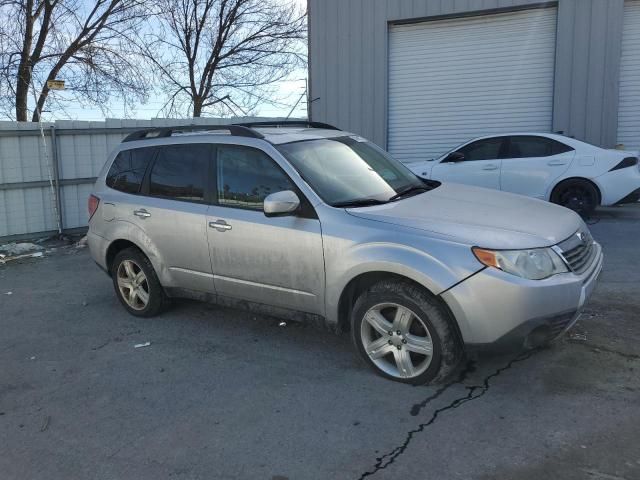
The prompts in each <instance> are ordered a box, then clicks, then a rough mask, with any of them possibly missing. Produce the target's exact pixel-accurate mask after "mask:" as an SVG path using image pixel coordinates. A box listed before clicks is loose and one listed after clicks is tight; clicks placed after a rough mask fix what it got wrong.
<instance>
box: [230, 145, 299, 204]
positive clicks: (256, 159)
mask: <svg viewBox="0 0 640 480" xmlns="http://www.w3.org/2000/svg"><path fill="white" fill-rule="evenodd" d="M293 189H294V186H293V183H292V182H291V180H289V177H287V175H286V174H285V173H284V172H283V171H282V170H281V169H280V167H279V166H278V165H277V164H276V163H275V162H274V161H273V159H272V158H271V157H269V156H268V155H267V154H266V153H264V152H262V151H260V150H256V149H254V148H248V147H237V146H227V145H219V146H218V203H219V204H220V205H223V206H228V207H236V208H247V209H251V210H262V208H263V206H262V204H263V202H264V199H265V197H267V196H268V195H271V194H272V193H276V192H281V191H283V190H293Z"/></svg>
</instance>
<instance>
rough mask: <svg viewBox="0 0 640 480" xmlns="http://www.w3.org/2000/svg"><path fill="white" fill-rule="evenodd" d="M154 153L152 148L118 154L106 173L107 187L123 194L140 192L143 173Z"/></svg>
mask: <svg viewBox="0 0 640 480" xmlns="http://www.w3.org/2000/svg"><path fill="white" fill-rule="evenodd" d="M154 152H155V150H154V149H153V148H136V149H133V150H124V151H122V152H120V153H119V154H118V156H117V157H116V158H115V160H114V161H113V164H111V168H110V169H109V173H107V179H106V183H107V186H108V187H111V188H113V189H114V190H119V191H121V192H125V193H138V192H140V186H141V185H142V179H143V178H144V173H145V172H146V170H147V167H148V166H149V162H150V161H151V159H152V158H153V154H154Z"/></svg>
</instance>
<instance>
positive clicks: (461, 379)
mask: <svg viewBox="0 0 640 480" xmlns="http://www.w3.org/2000/svg"><path fill="white" fill-rule="evenodd" d="M474 371H475V362H474V361H473V360H469V361H468V362H467V366H466V367H465V368H464V369H463V370H462V371H461V372H460V375H458V378H457V379H456V380H452V381H451V382H449V383H446V384H444V385H443V386H442V387H440V388H439V389H438V390H436V392H435V393H434V394H433V395H431V396H430V397H427V398H425V399H424V400H423V401H422V402H419V403H416V404H415V405H414V406H413V407H411V412H410V413H411V416H413V417H415V416H417V415H418V414H419V413H420V411H421V410H422V409H423V408H424V407H426V406H427V405H428V404H430V403H431V402H433V401H434V400H435V399H436V398H438V397H439V396H440V395H442V394H443V393H444V392H446V391H447V390H448V389H449V388H450V387H451V386H453V385H456V384H458V383H462V382H464V381H465V380H466V378H467V375H469V374H470V373H472V372H474Z"/></svg>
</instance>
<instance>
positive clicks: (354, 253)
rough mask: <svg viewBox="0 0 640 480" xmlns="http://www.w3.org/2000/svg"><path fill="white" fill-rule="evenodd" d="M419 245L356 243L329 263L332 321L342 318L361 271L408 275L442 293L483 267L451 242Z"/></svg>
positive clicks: (465, 251) (329, 319) (329, 310)
mask: <svg viewBox="0 0 640 480" xmlns="http://www.w3.org/2000/svg"><path fill="white" fill-rule="evenodd" d="M432 243H433V244H432V245H431V248H430V249H429V248H425V249H418V248H415V247H412V246H408V245H400V244H394V243H386V242H376V243H367V244H364V245H355V246H353V247H351V248H347V249H345V250H344V251H343V252H342V253H341V255H339V258H336V259H333V258H332V259H331V262H330V263H329V264H328V265H327V296H326V302H327V304H326V312H327V320H328V322H329V323H337V322H338V320H339V312H338V305H339V301H340V297H341V295H342V292H343V291H344V289H345V288H346V287H347V285H348V284H349V282H351V281H352V280H353V279H355V278H356V277H358V276H359V275H362V274H365V273H372V272H385V273H390V274H395V275H400V276H403V277H406V278H408V279H410V280H413V281H414V282H416V283H418V284H420V285H422V286H424V287H425V288H426V289H428V290H429V291H430V292H431V293H433V294H434V295H439V294H441V293H442V292H444V291H446V290H447V289H449V288H451V287H452V286H453V285H455V284H456V283H458V282H460V281H461V280H464V279H465V278H467V277H469V276H470V275H473V274H474V273H476V272H477V271H479V270H481V269H482V265H481V264H480V263H479V262H478V261H477V260H476V259H475V257H473V254H472V253H471V250H470V249H469V248H468V247H466V246H464V245H458V244H454V243H451V242H444V241H443V242H432Z"/></svg>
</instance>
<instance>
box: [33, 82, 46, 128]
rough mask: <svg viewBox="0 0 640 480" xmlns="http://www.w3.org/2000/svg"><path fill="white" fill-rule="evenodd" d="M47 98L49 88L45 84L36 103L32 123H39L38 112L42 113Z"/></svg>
mask: <svg viewBox="0 0 640 480" xmlns="http://www.w3.org/2000/svg"><path fill="white" fill-rule="evenodd" d="M48 96H49V87H47V84H46V83H45V84H44V86H43V87H42V92H41V93H40V96H39V97H38V103H37V105H36V108H35V110H34V111H33V115H32V117H31V121H32V122H39V121H40V112H42V109H43V108H44V103H45V102H46V101H47V97H48Z"/></svg>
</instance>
